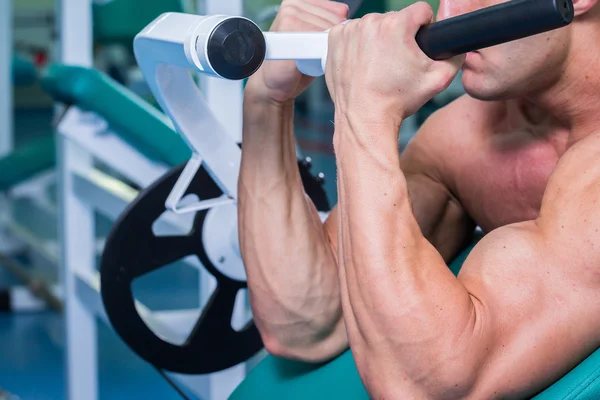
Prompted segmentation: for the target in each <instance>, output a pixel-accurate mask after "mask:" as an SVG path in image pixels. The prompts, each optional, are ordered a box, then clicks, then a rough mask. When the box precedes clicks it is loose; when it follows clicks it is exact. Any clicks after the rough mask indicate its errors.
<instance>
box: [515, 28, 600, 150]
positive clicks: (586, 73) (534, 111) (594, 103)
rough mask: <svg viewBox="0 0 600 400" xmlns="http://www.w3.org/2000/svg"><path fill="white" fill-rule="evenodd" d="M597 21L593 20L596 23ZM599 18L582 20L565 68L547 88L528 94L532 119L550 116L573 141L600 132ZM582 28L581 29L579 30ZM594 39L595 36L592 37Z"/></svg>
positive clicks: (525, 105) (524, 102)
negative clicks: (567, 132) (583, 38)
mask: <svg viewBox="0 0 600 400" xmlns="http://www.w3.org/2000/svg"><path fill="white" fill-rule="evenodd" d="M592 22H593V23H592ZM598 25H599V24H598V22H596V21H587V23H586V21H579V22H578V24H577V26H573V29H574V32H573V35H572V37H573V38H579V39H580V38H582V37H586V38H588V39H587V40H583V41H581V40H580V41H579V42H576V40H574V41H573V42H574V43H572V45H571V48H570V54H569V56H568V57H567V61H566V62H565V65H564V68H563V70H562V71H560V73H559V74H558V76H557V78H556V79H555V81H554V82H552V84H551V85H549V86H548V87H547V88H546V89H544V90H542V91H539V92H536V93H532V94H530V95H528V96H527V97H526V98H525V99H524V101H523V106H524V107H525V109H527V113H528V114H529V115H528V116H529V117H531V118H532V119H535V118H538V117H540V116H544V115H545V116H546V117H547V116H550V117H552V119H553V120H554V121H555V123H556V125H557V126H560V127H563V128H566V129H568V130H569V131H570V138H569V142H571V143H574V142H577V141H579V140H580V139H582V138H583V137H585V136H587V135H589V134H592V133H595V132H600V70H599V69H598V68H597V66H598V65H600V46H597V45H596V43H598V41H596V38H598V39H600V30H599V29H598ZM575 30H579V31H580V32H575ZM592 38H593V39H592Z"/></svg>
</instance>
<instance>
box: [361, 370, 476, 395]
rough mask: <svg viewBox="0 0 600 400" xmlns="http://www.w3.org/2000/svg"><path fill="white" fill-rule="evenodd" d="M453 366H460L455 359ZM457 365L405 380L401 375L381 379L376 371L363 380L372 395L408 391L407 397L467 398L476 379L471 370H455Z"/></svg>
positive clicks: (395, 393)
mask: <svg viewBox="0 0 600 400" xmlns="http://www.w3.org/2000/svg"><path fill="white" fill-rule="evenodd" d="M456 365H460V362H457V363H456ZM457 368H458V367H457V366H448V368H447V370H445V371H441V372H431V373H430V375H428V376H426V377H423V376H422V377H413V379H410V378H409V379H407V378H406V377H405V376H396V379H395V380H394V381H393V382H390V381H388V382H383V381H381V380H380V377H381V376H383V375H379V374H377V375H376V376H375V377H374V378H373V379H372V380H371V382H369V380H368V379H367V380H365V386H366V387H367V389H368V391H369V393H370V394H371V397H372V398H378V399H397V398H399V397H398V394H399V393H405V394H410V395H409V396H407V397H410V398H423V399H435V400H458V399H467V398H470V397H471V396H472V394H473V393H474V391H475V382H476V379H473V374H472V371H468V370H467V369H465V370H458V369H457Z"/></svg>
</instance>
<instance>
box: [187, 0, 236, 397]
mask: <svg viewBox="0 0 600 400" xmlns="http://www.w3.org/2000/svg"><path fill="white" fill-rule="evenodd" d="M196 4H197V7H196V10H197V11H198V12H199V13H201V14H204V15H215V14H224V15H236V16H241V15H244V1H243V0H197V3H196ZM200 87H201V88H202V91H203V93H204V95H205V97H206V101H207V103H208V105H209V107H210V110H211V111H212V112H213V114H214V115H215V116H216V118H217V120H218V121H219V122H220V123H221V124H222V126H223V127H224V128H225V130H226V131H227V133H229V134H230V135H231V137H232V138H233V139H234V140H235V141H236V142H238V143H240V142H241V141H242V113H243V112H242V111H243V110H242V106H243V83H242V81H230V80H227V79H218V78H210V77H207V76H205V75H201V76H200ZM208 276H209V275H208V272H206V271H203V270H201V274H200V281H201V282H200V300H201V304H205V303H206V301H207V300H208V297H209V296H210V294H211V293H212V292H213V290H214V285H213V284H212V283H213V282H212V281H211V280H210V279H208ZM246 309H247V306H246V304H245V302H244V301H236V308H235V310H234V317H233V319H234V320H238V319H241V320H242V321H243V320H244V319H245V318H244V317H245V316H246ZM245 376H246V366H245V365H244V364H242V365H238V366H235V367H233V368H230V369H227V370H225V371H221V372H217V373H214V374H212V375H211V376H210V388H209V390H210V396H209V399H210V400H225V399H227V398H228V397H229V395H230V394H231V392H232V390H233V389H235V388H236V387H237V386H238V385H239V384H240V383H241V382H242V380H243V379H244V378H245Z"/></svg>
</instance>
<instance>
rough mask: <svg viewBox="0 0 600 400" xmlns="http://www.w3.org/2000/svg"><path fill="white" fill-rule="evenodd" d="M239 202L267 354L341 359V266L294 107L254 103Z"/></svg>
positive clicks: (248, 110)
mask: <svg viewBox="0 0 600 400" xmlns="http://www.w3.org/2000/svg"><path fill="white" fill-rule="evenodd" d="M238 195H239V199H238V200H239V204H238V214H239V215H238V217H239V234H240V250H241V253H242V256H243V259H244V263H245V267H246V272H247V277H248V287H249V293H250V300H251V304H252V310H253V314H254V320H255V322H256V324H257V326H258V328H259V330H260V331H261V334H262V335H263V339H264V340H265V345H266V346H267V349H269V350H271V351H272V352H275V353H278V354H281V355H285V356H289V357H294V358H295V357H303V358H308V359H320V358H321V357H327V356H328V355H330V354H332V353H335V352H338V351H339V349H338V348H339V346H340V343H339V339H338V340H337V343H332V342H335V341H336V340H335V339H330V338H333V337H336V338H338V337H339V336H340V333H342V332H343V323H342V315H341V305H340V300H339V280H338V276H337V267H336V261H335V257H334V254H333V251H332V248H331V244H330V242H329V239H328V237H327V235H326V233H325V230H324V228H323V224H322V223H321V220H320V218H319V215H318V213H317V211H316V209H315V207H314V205H313V204H312V202H311V201H310V199H309V198H308V197H307V196H306V194H305V192H304V189H303V186H302V182H301V179H300V174H299V171H298V165H297V159H296V152H295V145H294V136H293V102H291V101H290V102H288V103H285V104H276V103H271V102H267V101H264V100H261V99H256V98H255V97H254V96H253V95H252V94H251V93H250V94H247V95H246V98H245V104H244V132H243V152H242V164H241V170H240V179H239V189H238ZM344 336H345V335H344ZM332 347H336V348H332Z"/></svg>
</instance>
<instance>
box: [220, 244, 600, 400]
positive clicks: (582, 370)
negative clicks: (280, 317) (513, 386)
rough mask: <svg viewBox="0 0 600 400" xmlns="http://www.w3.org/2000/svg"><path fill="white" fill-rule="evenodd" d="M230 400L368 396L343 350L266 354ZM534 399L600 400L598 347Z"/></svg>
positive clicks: (360, 399) (359, 399) (454, 266)
mask: <svg viewBox="0 0 600 400" xmlns="http://www.w3.org/2000/svg"><path fill="white" fill-rule="evenodd" d="M474 245H475V243H473V244H471V245H470V246H469V247H468V248H467V249H465V250H464V251H463V252H462V253H461V254H460V255H459V256H458V257H457V258H456V260H454V261H453V262H452V263H451V264H450V266H449V267H450V269H451V270H452V272H454V274H458V271H460V267H461V266H462V263H463V262H464V260H465V259H466V258H467V255H468V254H469V252H470V251H471V249H472V248H473V247H474ZM229 399H230V400H254V399H256V400H258V399H260V400H280V399H285V400H308V399H310V400H330V399H344V400H368V399H369V395H368V394H367V391H366V390H365V388H364V386H363V385H362V382H361V380H360V376H359V374H358V371H357V369H356V366H355V364H354V360H353V358H352V353H351V352H350V351H346V352H345V353H343V354H342V355H341V356H339V357H337V358H336V359H334V360H332V361H330V362H328V363H326V364H322V365H317V364H307V363H302V362H298V361H291V360H285V359H282V358H278V357H273V356H270V355H269V356H267V357H266V358H265V359H264V360H263V361H261V362H260V363H259V364H258V365H257V366H256V367H255V368H254V369H253V370H252V371H251V372H250V374H248V376H247V377H246V379H245V380H244V381H243V382H242V383H241V384H240V385H239V386H238V388H237V389H236V390H235V392H234V393H233V394H232V395H231V396H230V397H229ZM534 399H535V400H557V399H561V400H575V399H577V400H598V399H600V350H598V351H596V352H595V353H593V354H592V355H591V356H589V357H588V358H587V359H586V360H584V361H583V362H582V363H581V364H579V365H578V366H577V367H575V368H574V369H573V370H572V371H571V372H569V373H568V374H567V375H566V376H564V377H563V378H562V379H560V380H559V381H558V382H556V383H554V384H553V385H552V386H551V387H549V388H548V389H546V390H544V391H543V392H542V393H540V394H539V395H537V396H535V397H534Z"/></svg>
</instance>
